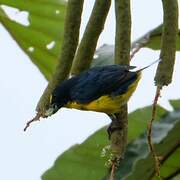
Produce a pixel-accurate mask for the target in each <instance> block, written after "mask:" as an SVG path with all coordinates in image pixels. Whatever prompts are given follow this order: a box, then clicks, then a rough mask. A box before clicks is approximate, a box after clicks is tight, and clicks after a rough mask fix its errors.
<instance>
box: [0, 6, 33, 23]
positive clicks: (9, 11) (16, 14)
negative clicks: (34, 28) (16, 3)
mask: <svg viewBox="0 0 180 180" xmlns="http://www.w3.org/2000/svg"><path fill="white" fill-rule="evenodd" d="M1 8H2V9H3V10H4V11H5V13H6V15H7V16H8V17H9V19H11V20H12V21H15V22H17V23H19V24H21V25H23V26H29V25H30V22H29V19H28V17H29V12H27V11H19V9H17V8H13V7H10V6H6V5H1Z"/></svg>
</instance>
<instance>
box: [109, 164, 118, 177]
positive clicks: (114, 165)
mask: <svg viewBox="0 0 180 180" xmlns="http://www.w3.org/2000/svg"><path fill="white" fill-rule="evenodd" d="M115 168H116V162H115V161H114V162H112V166H111V174H110V177H109V180H113V179H114V174H115Z"/></svg>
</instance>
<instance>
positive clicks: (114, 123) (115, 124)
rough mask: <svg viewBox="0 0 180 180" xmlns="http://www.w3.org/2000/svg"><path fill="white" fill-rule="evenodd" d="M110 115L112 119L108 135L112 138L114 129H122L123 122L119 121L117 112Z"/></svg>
mask: <svg viewBox="0 0 180 180" xmlns="http://www.w3.org/2000/svg"><path fill="white" fill-rule="evenodd" d="M108 116H109V117H110V119H111V120H112V122H111V124H110V125H109V127H108V128H107V133H108V137H109V139H111V134H112V133H113V132H114V131H118V130H121V129H122V127H121V123H119V120H118V119H117V117H116V114H110V115H108Z"/></svg>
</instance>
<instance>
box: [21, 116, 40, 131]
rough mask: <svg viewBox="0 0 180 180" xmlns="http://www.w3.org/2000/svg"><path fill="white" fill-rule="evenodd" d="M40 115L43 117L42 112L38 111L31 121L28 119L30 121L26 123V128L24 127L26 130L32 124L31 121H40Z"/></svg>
mask: <svg viewBox="0 0 180 180" xmlns="http://www.w3.org/2000/svg"><path fill="white" fill-rule="evenodd" d="M40 117H42V114H40V113H37V114H36V116H35V117H34V118H33V119H31V120H30V121H28V122H27V123H26V126H25V128H24V131H26V130H27V128H28V127H29V126H30V125H31V123H33V122H35V121H40Z"/></svg>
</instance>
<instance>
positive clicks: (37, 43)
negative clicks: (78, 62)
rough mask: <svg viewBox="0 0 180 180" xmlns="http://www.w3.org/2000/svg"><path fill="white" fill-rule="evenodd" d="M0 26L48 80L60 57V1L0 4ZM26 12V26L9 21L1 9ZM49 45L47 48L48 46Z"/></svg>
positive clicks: (1, 0) (0, 0)
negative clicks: (27, 21) (6, 8)
mask: <svg viewBox="0 0 180 180" xmlns="http://www.w3.org/2000/svg"><path fill="white" fill-rule="evenodd" d="M0 5H1V7H0V22H1V23H2V24H3V25H4V27H5V28H6V29H7V30H8V32H9V33H10V34H11V35H12V37H13V38H14V39H15V40H16V42H17V43H18V44H19V46H20V47H21V48H22V49H23V50H24V52H25V53H26V54H27V55H28V56H29V57H30V59H31V60H32V62H33V63H34V64H36V65H37V67H38V68H39V69H40V71H41V72H42V74H43V75H44V76H45V77H46V78H47V79H50V77H51V75H52V72H53V70H54V68H55V66H56V62H57V57H58V55H59V53H60V47H61V41H62V35H63V24H64V17H65V9H66V8H65V7H66V6H65V1H64V0H29V1H22V0H16V1H14V0H0ZM5 6H7V7H11V8H17V9H18V10H19V12H18V13H22V12H28V13H29V16H28V20H29V25H24V24H21V23H18V22H16V21H14V20H12V19H11V18H10V17H9V16H8V14H6V13H5V11H4V10H3V8H4V7H5ZM48 45H49V46H48Z"/></svg>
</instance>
